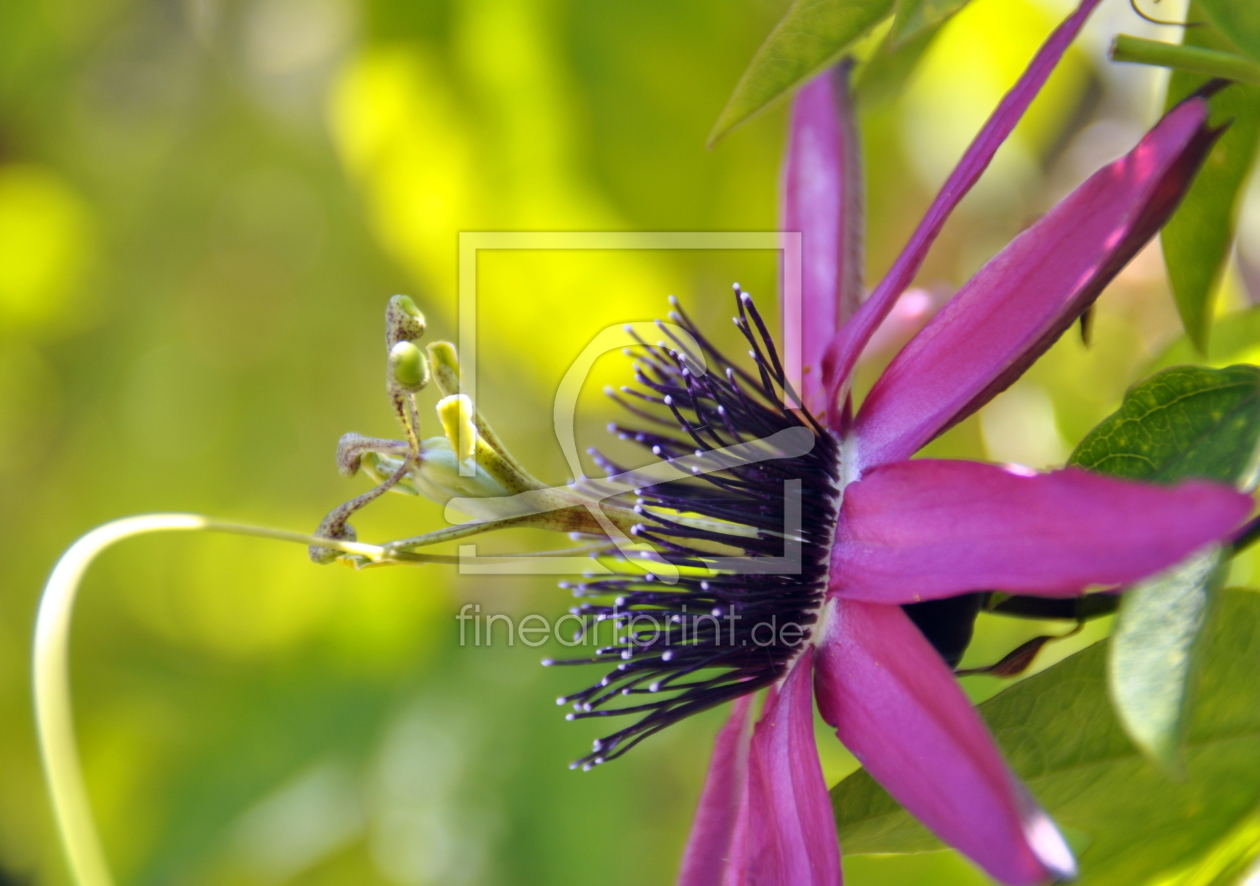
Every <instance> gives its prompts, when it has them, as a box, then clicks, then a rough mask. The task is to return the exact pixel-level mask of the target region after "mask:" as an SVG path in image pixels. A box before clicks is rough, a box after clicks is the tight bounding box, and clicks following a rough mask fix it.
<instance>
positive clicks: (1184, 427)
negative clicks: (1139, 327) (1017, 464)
mask: <svg viewBox="0 0 1260 886" xmlns="http://www.w3.org/2000/svg"><path fill="white" fill-rule="evenodd" d="M1258 441H1260V368H1257V367H1255V366H1230V367H1227V368H1225V369H1205V368H1203V367H1201V366H1174V367H1172V368H1171V369H1166V370H1164V371H1163V372H1160V373H1158V374H1156V375H1153V376H1151V377H1150V378H1148V379H1147V380H1146V381H1144V382H1141V383H1140V384H1137V385H1135V386H1134V387H1132V388H1130V389H1129V391H1128V393H1126V394H1125V396H1124V402H1123V403H1121V405H1120V408H1119V409H1118V410H1117V411H1116V412H1115V413H1113V414H1112V415H1110V416H1108V417H1107V418H1105V419H1104V420H1103V421H1102V422H1101V423H1100V424H1099V425H1098V426H1097V427H1096V428H1094V429H1093V430H1092V431H1090V432H1089V433H1088V434H1087V435H1086V436H1085V439H1084V440H1082V441H1081V442H1080V445H1079V446H1077V447H1076V451H1075V452H1073V453H1072V457H1071V458H1070V459H1068V464H1070V465H1076V466H1078V467H1083V468H1088V469H1089V470H1091V471H1096V472H1098V473H1102V474H1110V475H1111V476H1113V477H1127V478H1130V479H1135V480H1151V481H1154V482H1157V483H1173V482H1176V481H1177V480H1181V479H1184V478H1186V477H1202V478H1206V479H1209V480H1217V481H1219V482H1222V483H1231V484H1235V485H1238V484H1243V483H1244V482H1245V481H1247V480H1248V478H1249V476H1250V475H1251V474H1252V473H1254V471H1255V459H1256V448H1257V445H1258Z"/></svg>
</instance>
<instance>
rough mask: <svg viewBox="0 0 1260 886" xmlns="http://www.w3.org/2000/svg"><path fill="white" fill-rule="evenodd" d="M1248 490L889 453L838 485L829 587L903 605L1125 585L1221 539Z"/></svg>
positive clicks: (1240, 514)
mask: <svg viewBox="0 0 1260 886" xmlns="http://www.w3.org/2000/svg"><path fill="white" fill-rule="evenodd" d="M1251 506H1252V505H1251V499H1250V498H1249V497H1248V496H1246V495H1243V494H1242V493H1240V492H1235V491H1234V490H1233V489H1230V488H1229V487H1226V486H1220V485H1217V484H1214V483H1206V482H1199V481H1192V482H1187V483H1182V484H1180V485H1178V486H1171V487H1170V486H1154V485H1149V484H1145V483H1136V482H1133V481H1131V480H1118V479H1116V478H1114V477H1103V476H1100V475H1098V474H1091V473H1088V472H1087V471H1082V470H1078V469H1075V468H1069V469H1067V470H1063V471H1055V472H1054V473H1051V474H1032V473H1031V472H1016V471H1014V470H1010V469H1006V468H1000V467H997V466H995V465H986V464H980V463H978V462H969V461H932V460H928V459H922V460H916V461H903V462H894V463H892V464H887V465H880V466H879V467H877V468H873V469H872V470H871V471H869V472H868V473H867V474H866V476H864V477H863V478H862V479H861V480H859V481H857V482H856V483H851V484H849V485H848V486H847V487H846V488H845V491H844V504H843V506H842V507H841V509H840V519H839V522H838V525H837V527H836V540H835V546H834V548H833V549H832V559H831V590H832V592H833V593H835V594H838V595H840V596H842V597H844V598H845V599H853V600H865V601H868V602H872V603H913V602H917V601H919V600H932V599H937V598H940V597H948V596H952V595H954V594H959V593H963V592H966V591H975V590H982V589H985V588H998V589H1001V590H1004V591H1012V592H1017V593H1021V594H1038V595H1042V596H1048V597H1059V596H1070V595H1074V594H1078V593H1080V592H1081V591H1083V590H1084V589H1085V588H1087V587H1088V586H1090V585H1120V584H1128V583H1130V582H1134V581H1137V580H1138V579H1140V578H1144V577H1145V576H1147V575H1150V574H1151V573H1153V572H1157V571H1159V570H1160V569H1164V568H1166V567H1169V566H1172V565H1173V564H1174V563H1176V562H1178V561H1179V560H1182V559H1184V558H1185V557H1186V556H1187V555H1188V554H1190V553H1191V552H1193V551H1195V550H1197V549H1198V548H1200V547H1202V546H1203V545H1205V544H1208V543H1209V542H1212V541H1216V540H1219V539H1223V538H1225V537H1227V536H1228V535H1229V533H1230V532H1231V530H1233V529H1234V528H1235V527H1237V526H1238V525H1239V524H1240V523H1241V522H1242V521H1243V519H1245V518H1246V516H1247V514H1248V513H1250V511H1251Z"/></svg>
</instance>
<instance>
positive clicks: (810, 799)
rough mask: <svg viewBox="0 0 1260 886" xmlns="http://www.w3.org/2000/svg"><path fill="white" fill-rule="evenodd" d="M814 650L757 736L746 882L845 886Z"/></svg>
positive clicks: (787, 684) (752, 756)
mask: <svg viewBox="0 0 1260 886" xmlns="http://www.w3.org/2000/svg"><path fill="white" fill-rule="evenodd" d="M813 667H814V651H813V649H809V648H807V649H805V651H804V652H802V653H801V657H800V658H799V659H797V662H796V664H795V665H794V666H793V667H792V670H791V671H790V672H789V673H788V676H787V679H786V680H784V682H783V686H782V688H781V689H780V690H779V692H778V694H777V695H776V696H775V697H774V699H773V700H772V701H769V702H767V707H766V711H765V713H764V714H763V715H762V717H761V720H760V721H759V722H758V723H757V726H756V728H755V729H754V730H753V739H752V752H751V754H750V755H749V767H748V768H749V778H748V855H747V883H749V884H756V886H839V884H840V881H841V878H840V844H839V842H838V841H837V840H836V823H835V817H834V814H833V813H832V811H831V798H830V797H829V796H828V795H827V784H826V782H824V781H823V774H822V765H821V764H820V763H819V762H818V747H817V745H815V743H814V691H813V680H812V679H811V675H812V673H813Z"/></svg>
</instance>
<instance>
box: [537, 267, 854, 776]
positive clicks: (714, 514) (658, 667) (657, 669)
mask: <svg viewBox="0 0 1260 886" xmlns="http://www.w3.org/2000/svg"><path fill="white" fill-rule="evenodd" d="M735 297H736V303H737V306H738V310H739V316H738V317H737V318H736V319H735V324H736V326H737V327H738V328H739V330H740V332H742V333H743V335H744V337H745V338H746V339H747V340H748V344H749V346H750V350H749V356H750V358H751V361H752V365H753V371H752V372H749V371H747V370H745V369H743V368H741V367H740V366H737V365H735V364H734V363H733V362H732V361H730V360H728V359H727V358H726V357H725V356H723V355H722V354H721V353H720V352H719V351H718V350H717V349H716V348H715V347H714V346H713V345H712V344H711V343H710V342H709V341H708V339H706V338H705V337H704V336H703V335H702V334H701V333H700V331H699V330H698V329H697V328H696V326H695V324H694V323H692V321H691V320H690V318H688V317H687V315H686V314H684V313H683V312H682V310H681V309H680V308H679V307H678V305H677V302H676V301H674V300H671V303H672V304H673V306H674V309H675V310H674V311H673V312H671V314H670V320H671V321H672V322H673V323H674V324H675V325H676V326H677V327H680V328H681V329H683V330H685V331H686V332H687V333H688V334H689V335H690V336H691V337H692V339H693V340H694V342H695V344H696V345H698V347H699V348H700V349H701V350H702V351H703V358H704V360H703V363H702V361H701V360H700V359H699V356H700V355H695V354H693V353H691V352H690V351H689V350H688V348H689V347H690V343H687V342H685V341H684V339H683V337H682V336H679V335H678V334H677V333H676V332H673V331H672V330H671V329H670V328H669V327H668V326H665V325H664V324H661V328H662V330H663V331H664V332H665V334H666V335H667V336H668V337H669V339H670V342H669V343H665V342H661V343H658V344H656V345H650V344H648V343H646V342H643V341H642V340H641V339H640V340H639V344H640V345H641V347H642V350H643V354H642V356H641V357H640V362H638V363H636V364H635V375H636V379H637V381H638V386H637V387H626V388H622V393H623V394H624V395H625V396H624V397H623V396H618V395H617V394H615V393H610V396H612V397H613V399H614V400H616V401H617V402H618V403H619V404H620V405H621V406H623V407H625V408H626V409H627V410H628V411H629V412H630V413H632V414H633V415H634V416H635V417H636V418H637V419H638V420H640V421H641V422H642V423H643V425H642V426H641V427H638V428H635V427H626V426H622V425H614V426H613V427H612V428H611V430H613V431H614V432H615V433H617V434H618V435H619V436H620V437H621V438H622V439H625V440H630V441H633V442H635V443H637V444H638V445H640V446H642V447H643V448H645V449H647V450H648V451H649V452H651V453H652V454H653V455H654V456H656V457H657V458H662V459H667V460H675V459H678V460H682V459H695V458H696V457H701V458H704V457H706V456H707V457H710V458H717V457H718V456H715V455H713V453H714V451H715V450H725V449H728V448H729V447H737V446H741V445H743V446H744V447H745V449H744V451H747V447H749V446H751V447H761V448H762V453H763V454H762V457H761V458H760V459H759V460H756V461H751V462H750V461H746V460H743V459H737V458H729V459H725V460H723V461H720V462H716V464H717V465H720V469H718V470H711V471H709V472H701V473H700V474H698V475H696V476H693V477H690V478H688V479H684V480H673V481H670V482H665V483H657V484H655V485H644V486H642V487H641V488H639V489H637V490H636V494H637V501H636V507H635V511H636V512H637V513H639V514H641V515H642V516H643V522H642V523H641V524H639V525H637V526H635V527H634V535H635V536H636V537H637V538H638V539H639V540H642V541H648V542H650V543H652V545H653V546H655V547H656V549H657V550H658V551H659V552H660V554H661V558H662V559H663V560H665V561H667V562H669V563H671V564H673V565H674V566H676V567H678V568H679V569H680V570H681V576H680V578H679V579H678V581H677V582H676V583H674V584H665V583H662V582H661V581H659V580H658V579H657V577H656V576H654V575H653V574H651V573H646V574H645V573H622V574H617V575H613V576H600V577H598V578H595V577H588V580H586V581H584V582H581V583H576V584H567V585H562V587H566V586H567V587H570V588H571V589H572V591H573V594H574V596H576V597H579V598H583V599H584V600H585V602H583V603H582V604H580V605H579V606H577V607H575V608H574V609H573V612H574V613H575V614H577V615H579V616H580V617H581V618H582V619H583V628H582V631H583V632H590V631H594V630H596V629H597V626H598V625H599V624H601V623H604V622H609V623H611V624H612V625H613V627H614V630H615V632H616V634H617V636H615V637H613V638H610V643H609V645H607V646H603V647H600V648H598V649H597V650H596V651H595V654H594V655H593V656H591V657H589V658H582V659H571V660H565V661H550V660H549V661H546V662H544V664H557V665H560V664H565V665H568V664H604V665H611V666H612V667H611V669H610V670H609V671H608V673H607V675H606V676H604V677H603V678H602V679H601V680H600V681H599V682H597V683H595V684H594V685H592V686H590V687H588V688H586V689H584V690H582V691H580V692H575V693H573V694H571V695H568V696H565V697H563V698H561V699H558V703H560V704H570V705H572V706H573V712H572V713H570V714H569V715H568V717H569V719H581V718H585V717H610V716H637V717H638V719H637V720H635V722H634V723H632V724H631V725H629V726H627V727H625V728H624V729H621V730H619V731H617V732H614V733H612V734H610V735H608V736H606V737H604V738H602V739H600V740H598V741H596V742H595V748H594V750H593V751H592V753H590V754H588V755H587V756H586V757H584V758H582V759H580V760H578V761H577V762H575V763H574V764H573V765H574V766H575V767H576V766H583V767H584V768H590V767H591V766H594V765H596V764H599V763H602V762H604V761H606V760H611V759H613V758H615V757H619V756H621V755H622V754H624V753H625V752H626V751H628V750H629V749H630V748H632V747H633V746H634V745H636V744H638V743H639V742H640V741H642V740H643V739H645V738H647V737H648V736H649V735H652V734H654V733H656V732H659V731H660V730H662V729H664V728H665V727H666V726H669V725H670V724H672V723H676V722H678V721H679V720H681V719H683V718H684V717H687V716H689V715H691V714H694V713H697V712H698V711H702V710H705V709H706V708H710V707H713V706H714V705H718V704H721V703H723V702H725V701H729V700H731V699H733V698H736V697H738V696H741V695H745V694H747V693H749V692H754V691H756V690H758V689H761V688H763V687H765V686H769V685H770V684H772V683H774V682H775V681H776V680H778V679H779V678H781V677H782V676H783V675H784V674H785V673H786V671H787V668H788V665H789V664H790V663H791V661H792V660H793V659H794V658H795V657H796V656H797V655H798V654H799V652H800V651H801V649H802V648H803V644H805V643H806V642H808V641H809V638H810V634H811V631H812V627H813V625H814V624H815V622H816V621H817V618H818V612H819V608H820V606H821V604H822V601H823V596H824V593H825V591H826V581H827V566H828V556H829V552H830V546H831V541H832V533H833V530H834V526H835V520H836V511H837V507H838V500H839V493H838V491H837V490H838V480H839V467H840V466H839V446H838V444H837V442H836V440H835V438H833V437H832V436H831V434H830V433H828V432H827V431H826V430H825V429H824V428H823V426H822V425H821V424H820V423H819V422H818V421H817V420H816V419H815V418H814V417H813V416H812V415H810V414H809V413H808V412H807V411H805V410H804V409H801V408H799V407H797V406H796V402H797V401H796V397H795V395H794V394H793V392H792V391H791V389H790V388H789V386H788V382H787V378H786V376H785V374H784V371H783V366H782V363H781V361H780V360H779V355H778V352H777V351H776V349H775V346H774V342H773V340H772V339H771V337H770V334H769V332H768V330H767V329H766V325H765V323H764V322H763V320H762V318H761V316H760V315H759V314H758V313H757V310H756V308H755V307H754V306H753V303H752V299H751V297H749V296H748V295H747V294H746V293H744V292H742V291H740V288H739V286H738V285H736V286H735ZM706 369H707V371H706ZM628 398H633V400H634V401H636V402H634V403H631V402H629V400H628ZM649 425H650V426H651V427H652V429H651V430H647V429H646V427H647V426H649ZM783 431H791V432H792V433H793V434H795V435H799V436H797V437H796V439H800V438H801V437H802V436H804V437H805V438H806V439H807V440H808V442H809V444H810V445H808V446H803V447H800V448H799V449H795V450H793V451H792V452H791V453H785V452H778V451H774V450H773V448H771V449H770V451H769V452H768V453H767V452H765V450H766V448H767V447H768V446H769V444H766V443H764V442H758V441H766V440H767V439H768V438H771V437H774V436H775V435H776V434H779V435H780V437H779V439H785V435H782V432H783ZM786 436H791V435H786ZM801 452H803V454H800V453H801ZM592 454H593V455H594V456H595V458H596V461H597V462H598V463H599V465H600V467H601V468H603V469H604V470H606V471H607V472H608V473H609V474H610V475H613V474H621V473H624V472H625V470H626V469H624V468H621V467H619V466H617V465H614V464H613V463H612V462H610V461H609V460H608V459H607V458H605V457H603V456H602V455H600V454H599V453H592ZM767 456H768V457H767Z"/></svg>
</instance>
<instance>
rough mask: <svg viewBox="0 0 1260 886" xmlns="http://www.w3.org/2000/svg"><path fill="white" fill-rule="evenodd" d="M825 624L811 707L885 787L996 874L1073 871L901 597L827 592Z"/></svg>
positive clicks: (1028, 877) (1039, 876)
mask: <svg viewBox="0 0 1260 886" xmlns="http://www.w3.org/2000/svg"><path fill="white" fill-rule="evenodd" d="M823 631H824V634H823V638H822V642H821V643H820V645H819V647H818V662H817V664H818V667H817V670H816V672H815V678H814V679H815V689H816V692H817V696H818V707H819V710H820V711H822V715H823V719H825V720H826V721H827V722H828V723H830V724H831V725H832V726H834V727H835V728H836V734H837V735H838V736H839V737H840V740H841V741H842V742H844V745H845V747H847V748H848V749H849V750H850V751H852V752H853V754H854V756H856V757H857V758H858V760H860V761H861V763H862V765H863V766H864V767H866V770H867V771H868V772H870V774H871V775H872V776H873V777H874V778H875V779H876V780H878V781H879V783H880V784H882V785H883V786H884V788H885V789H886V790H887V791H888V793H890V794H891V795H892V796H893V797H894V798H896V800H897V801H898V802H899V803H901V805H903V806H904V807H905V808H906V809H907V810H908V811H909V812H910V813H911V814H913V815H914V816H915V817H916V818H918V819H919V820H920V821H921V822H923V824H925V825H926V826H927V827H928V828H929V829H931V830H932V832H933V833H935V834H936V835H937V836H938V837H940V838H941V839H942V840H944V841H945V842H946V843H949V844H951V845H952V846H955V847H956V848H958V849H959V850H961V851H962V852H964V853H966V854H967V855H968V856H970V857H971V859H972V860H973V861H975V862H976V864H978V865H980V866H981V867H982V868H984V869H985V870H986V871H988V872H989V874H991V875H992V876H994V877H996V878H997V879H999V880H1001V881H1002V882H1004V883H1009V884H1034V883H1042V882H1045V881H1047V880H1049V879H1051V878H1052V877H1055V876H1060V877H1072V876H1073V875H1074V874H1075V868H1076V865H1075V863H1074V862H1073V860H1072V853H1071V851H1070V850H1069V849H1068V847H1067V845H1066V844H1065V843H1064V842H1063V838H1062V837H1061V836H1060V835H1059V832H1058V830H1056V828H1055V826H1054V823H1053V822H1052V821H1051V820H1050V818H1049V816H1047V815H1046V814H1045V812H1043V811H1042V810H1041V809H1040V807H1038V806H1037V804H1036V802H1035V801H1034V800H1033V799H1032V798H1031V797H1030V796H1029V795H1028V792H1027V791H1026V790H1025V789H1024V787H1023V786H1022V785H1021V784H1020V783H1019V782H1018V781H1017V780H1016V779H1015V777H1014V776H1013V775H1012V774H1011V772H1010V770H1009V769H1008V768H1007V766H1006V764H1005V762H1003V760H1002V757H1001V754H1000V753H999V751H998V749H997V747H996V746H995V745H994V743H993V739H992V738H991V737H990V736H989V733H988V731H987V730H986V729H985V727H984V724H983V723H982V722H981V720H980V717H979V715H978V714H977V713H976V711H975V709H974V708H973V707H972V706H971V703H970V702H968V701H967V698H966V696H964V695H963V693H962V690H961V689H959V688H958V683H957V682H956V681H955V680H954V677H953V675H952V674H951V673H950V672H949V669H948V668H947V667H946V666H945V663H944V662H943V661H942V660H941V657H940V656H939V655H937V654H936V651H935V650H934V649H933V648H932V647H931V646H930V645H928V642H927V641H926V640H924V639H923V635H922V634H920V633H919V631H918V629H917V628H915V626H914V625H913V624H912V623H911V621H910V619H909V618H908V617H907V616H906V614H905V613H904V612H902V610H901V608H900V607H898V606H881V605H879V604H874V603H860V602H857V601H852V600H841V599H833V600H831V601H830V602H829V603H828V610H827V613H826V620H825V623H824V627H823Z"/></svg>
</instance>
